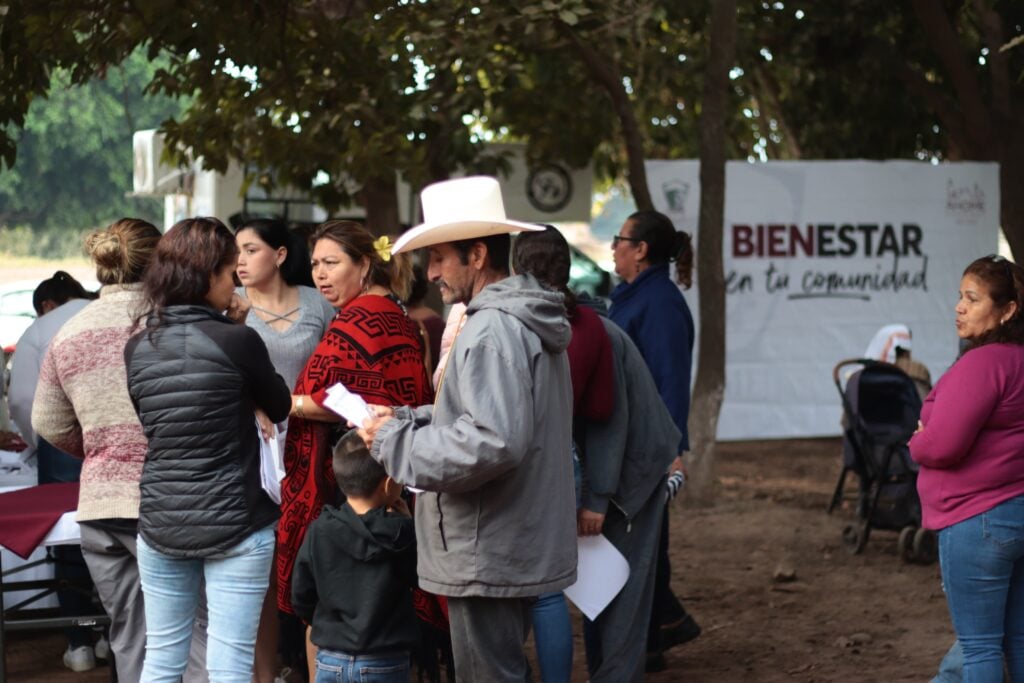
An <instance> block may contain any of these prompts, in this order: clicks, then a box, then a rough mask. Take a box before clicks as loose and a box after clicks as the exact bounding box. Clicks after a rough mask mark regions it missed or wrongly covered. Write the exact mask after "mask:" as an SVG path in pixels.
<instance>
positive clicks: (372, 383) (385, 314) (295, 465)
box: [276, 295, 433, 614]
mask: <svg viewBox="0 0 1024 683" xmlns="http://www.w3.org/2000/svg"><path fill="white" fill-rule="evenodd" d="M337 382H341V383H342V384H344V385H345V386H346V387H347V388H348V389H349V391H352V392H354V393H357V394H359V395H360V396H362V397H363V398H364V399H365V400H366V401H367V402H368V403H376V404H380V405H390V406H399V405H408V406H418V405H423V404H426V403H430V402H431V401H432V400H433V392H432V389H431V385H430V379H429V377H428V376H427V372H426V370H425V369H424V367H423V347H422V342H421V339H420V329H419V326H418V325H416V323H414V322H413V321H411V320H410V319H409V316H408V315H406V313H405V311H404V310H403V309H402V308H401V306H399V304H397V303H396V302H395V301H393V300H392V299H391V298H390V297H384V296H377V295H364V296H360V297H357V298H355V299H353V300H352V301H351V302H350V303H349V304H348V305H347V306H346V307H345V308H344V309H342V310H341V311H340V312H339V313H338V315H337V316H335V318H334V320H333V321H332V322H331V325H330V327H329V328H328V329H327V332H326V333H324V337H323V339H321V340H320V344H319V345H318V346H317V348H316V351H314V352H313V355H312V356H310V358H309V361H308V362H307V363H306V367H305V368H304V369H303V370H302V372H301V373H300V374H299V378H298V380H296V382H295V391H294V393H295V394H297V395H309V396H311V397H312V400H313V401H315V402H316V403H317V404H318V405H321V406H322V405H323V401H324V399H325V398H326V397H327V388H328V387H330V386H333V385H334V384H336V383H337ZM336 427H337V425H336V424H329V423H326V422H317V421H313V420H304V419H301V418H298V417H291V418H290V419H289V420H288V438H287V442H286V445H285V451H284V468H285V477H284V479H283V480H282V481H281V521H280V522H279V523H278V528H277V567H276V573H277V587H278V590H277V603H278V606H279V607H280V608H281V609H282V610H284V611H285V612H288V613H290V614H291V613H293V610H292V606H291V602H292V601H291V576H292V568H293V567H294V565H295V556H296V555H297V554H298V552H299V547H300V546H301V545H302V539H303V538H304V537H305V535H306V528H307V527H308V526H309V524H310V522H312V521H313V520H314V519H316V518H317V517H318V516H319V515H320V510H321V508H322V507H323V505H324V503H334V502H335V500H336V498H337V492H338V491H337V489H338V485H337V483H336V482H335V481H334V472H333V470H332V468H331V447H332V445H333V441H334V439H333V437H332V434H335V432H334V430H335V429H336Z"/></svg>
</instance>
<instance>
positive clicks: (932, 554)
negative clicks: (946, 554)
mask: <svg viewBox="0 0 1024 683" xmlns="http://www.w3.org/2000/svg"><path fill="white" fill-rule="evenodd" d="M938 551H939V543H938V539H937V538H936V537H935V532H934V531H930V530H928V529H918V530H917V532H916V533H914V559H915V560H917V561H918V562H920V563H921V564H931V563H932V562H934V561H935V560H936V559H937V558H938V554H939V553H938Z"/></svg>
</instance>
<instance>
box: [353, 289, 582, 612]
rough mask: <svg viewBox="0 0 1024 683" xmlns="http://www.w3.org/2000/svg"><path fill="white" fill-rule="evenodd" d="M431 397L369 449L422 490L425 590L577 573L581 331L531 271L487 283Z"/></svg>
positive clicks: (520, 592)
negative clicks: (573, 357)
mask: <svg viewBox="0 0 1024 683" xmlns="http://www.w3.org/2000/svg"><path fill="white" fill-rule="evenodd" d="M467 315H468V316H469V317H468V319H467V321H466V324H465V326H464V327H463V329H462V332H461V333H460V334H459V335H458V337H457V338H456V340H455V343H454V345H453V347H452V351H451V354H450V356H449V359H448V366H447V368H446V369H445V374H444V377H443V378H442V380H441V385H440V387H439V388H438V392H437V399H436V401H435V403H434V405H433V406H422V407H420V408H416V409H410V408H399V409H396V410H395V418H396V419H393V420H389V421H388V422H386V423H385V424H384V425H383V426H382V427H381V429H380V431H379V432H378V433H377V437H376V440H375V441H374V443H373V447H372V449H371V453H372V455H373V457H374V458H376V459H377V460H379V461H380V462H381V464H383V465H384V467H385V468H386V469H387V471H388V472H389V473H390V474H391V476H392V477H393V478H394V479H396V480H397V481H400V482H402V483H403V484H407V485H409V486H414V487H417V488H420V489H425V492H424V493H421V494H419V495H418V496H417V499H416V537H417V543H418V545H419V559H418V566H417V570H418V573H419V577H420V586H422V587H423V588H424V589H425V590H428V591H431V592H434V593H438V594H440V595H448V596H453V597H468V596H481V597H494V598H515V597H526V596H535V595H540V594H542V593H548V592H551V591H557V590H561V589H562V588H565V587H566V586H569V585H571V584H572V583H573V582H574V581H575V580H576V515H575V502H574V493H573V475H572V460H571V455H570V448H571V440H572V434H571V431H572V385H571V379H570V377H569V362H568V358H567V356H566V354H565V349H566V347H568V345H569V339H570V337H571V334H572V332H571V330H570V327H569V323H568V321H567V320H566V317H565V309H564V307H563V304H562V295H561V294H556V293H552V292H549V291H545V290H543V289H542V288H541V287H540V285H538V284H537V281H536V280H534V279H533V277H531V276H529V275H517V276H514V277H510V278H506V279H504V280H502V281H500V282H497V283H495V284H492V285H488V286H487V287H485V288H484V289H483V290H482V291H481V292H480V293H479V294H477V295H476V296H475V297H474V298H473V300H472V301H471V302H470V304H469V308H468V310H467Z"/></svg>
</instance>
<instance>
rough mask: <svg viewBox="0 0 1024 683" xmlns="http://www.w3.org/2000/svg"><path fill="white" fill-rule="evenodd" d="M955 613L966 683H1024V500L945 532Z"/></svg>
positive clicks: (942, 549) (947, 580)
mask: <svg viewBox="0 0 1024 683" xmlns="http://www.w3.org/2000/svg"><path fill="white" fill-rule="evenodd" d="M939 561H940V562H941V563H942V582H943V586H944V587H945V589H946V601H947V602H948V604H949V614H950V617H952V620H953V628H954V629H956V635H957V638H958V639H959V641H960V644H961V646H962V647H963V651H964V678H963V680H964V681H965V682H966V683H977V682H978V681H983V682H988V681H996V682H998V681H1002V680H1003V656H1004V653H1005V656H1006V663H1007V665H1008V666H1009V669H1010V677H1011V679H1012V680H1013V681H1024V496H1018V497H1017V498H1012V499H1010V500H1008V501H1005V502H1003V503H1000V504H999V505H997V506H996V507H994V508H992V509H991V510H989V511H987V512H983V513H981V514H979V515H975V516H974V517H971V518H969V519H965V520H964V521H962V522H958V523H956V524H954V525H952V526H950V527H947V528H945V529H943V530H942V531H940V532H939Z"/></svg>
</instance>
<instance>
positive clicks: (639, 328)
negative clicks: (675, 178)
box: [608, 211, 700, 671]
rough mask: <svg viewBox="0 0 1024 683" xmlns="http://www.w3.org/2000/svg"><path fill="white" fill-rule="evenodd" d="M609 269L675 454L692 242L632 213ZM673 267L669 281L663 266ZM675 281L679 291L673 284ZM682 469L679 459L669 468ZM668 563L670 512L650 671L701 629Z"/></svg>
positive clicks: (685, 439) (664, 220) (682, 410)
mask: <svg viewBox="0 0 1024 683" xmlns="http://www.w3.org/2000/svg"><path fill="white" fill-rule="evenodd" d="M612 258H613V260H614V262H615V272H616V274H617V275H618V276H619V277H620V278H622V280H623V281H622V283H621V284H620V285H619V286H618V287H616V288H615V290H614V291H613V292H612V294H611V299H612V305H611V309H610V310H609V312H608V316H609V317H610V318H611V319H612V322H614V323H615V324H617V325H618V326H619V327H621V328H622V329H623V330H625V332H626V333H627V334H628V335H629V336H630V338H631V339H632V340H633V343H634V344H636V346H637V348H638V349H639V350H640V354H641V355H642V356H643V358H644V361H645V362H646V363H647V367H648V368H649V369H650V371H651V375H652V376H653V377H654V382H655V384H656V385H657V386H658V393H659V394H660V395H661V399H662V401H664V402H665V406H666V407H667V408H668V410H669V413H671V414H672V419H673V420H674V421H675V423H676V427H678V428H679V431H680V432H681V433H682V437H681V438H680V440H679V450H678V454H679V456H680V457H681V456H682V454H683V453H684V452H685V451H688V450H689V449H690V437H689V432H688V431H687V428H686V422H687V420H688V419H689V416H690V368H691V365H692V363H693V341H694V330H693V316H692V315H691V314H690V308H689V306H687V304H686V300H685V299H684V298H683V295H682V292H680V291H679V286H682V287H683V288H684V289H688V288H689V287H690V285H691V281H692V271H693V243H692V242H691V240H690V235H689V234H688V233H685V232H682V231H677V230H676V228H675V226H674V225H673V224H672V221H671V220H670V219H669V218H668V216H665V215H664V214H661V213H658V212H657V211H637V212H636V213H634V214H632V215H631V216H629V218H627V219H626V222H625V223H623V224H622V228H621V229H620V230H619V234H618V235H616V236H615V237H614V238H613V239H612ZM672 262H675V276H676V277H675V280H676V281H675V282H673V281H672V279H671V278H670V277H669V264H670V263H672ZM677 283H678V285H679V286H677ZM681 468H682V460H681V459H677V460H676V461H675V462H673V464H672V466H671V468H670V469H674V470H678V469H681ZM670 579H671V568H670V565H669V559H668V508H666V509H665V514H664V517H663V521H662V531H661V542H660V544H659V548H658V572H657V578H656V581H655V594H654V610H653V612H652V613H651V628H650V632H649V633H648V638H647V648H648V664H649V666H648V671H660V670H662V669H664V668H665V664H664V657H663V655H662V652H663V651H664V650H666V649H668V648H670V647H672V646H673V645H678V644H681V643H685V642H687V641H690V640H693V639H694V638H696V637H697V636H698V635H700V626H699V625H698V624H697V622H696V621H695V620H694V619H693V617H692V616H690V615H689V614H687V612H686V610H685V609H684V608H683V605H682V603H680V602H679V599H678V598H676V596H675V595H674V594H673V593H672V588H671V585H670Z"/></svg>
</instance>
